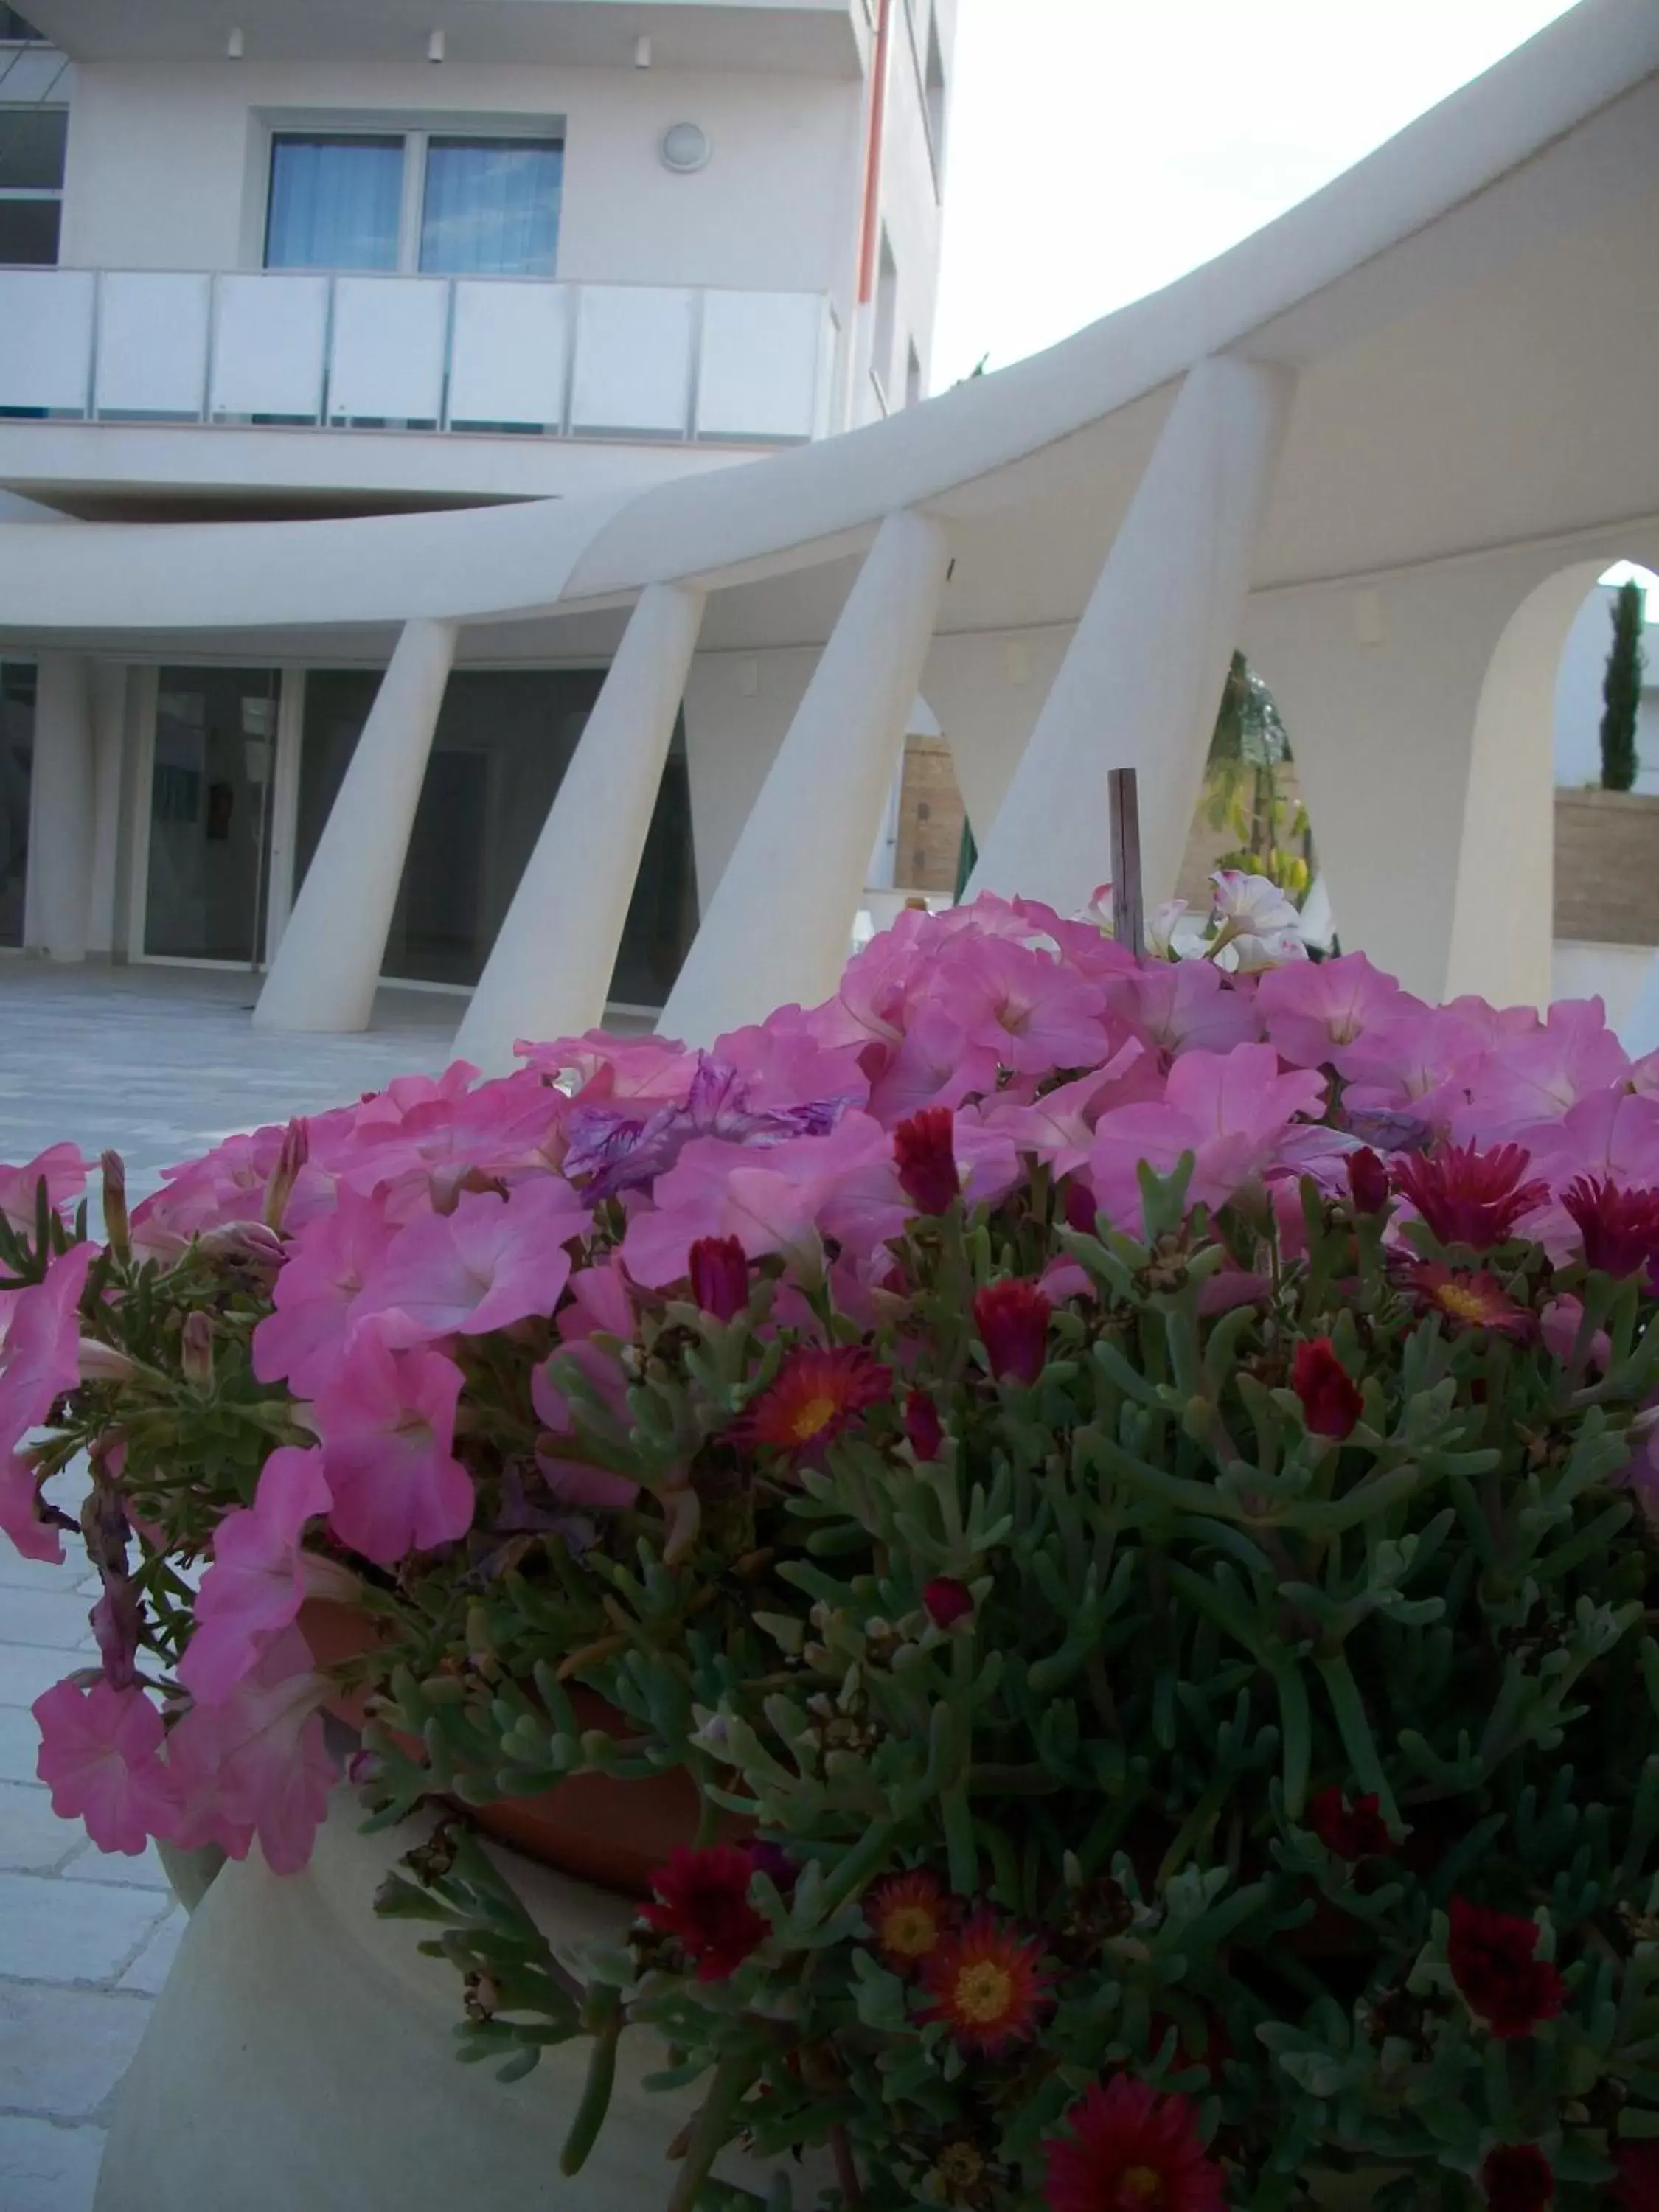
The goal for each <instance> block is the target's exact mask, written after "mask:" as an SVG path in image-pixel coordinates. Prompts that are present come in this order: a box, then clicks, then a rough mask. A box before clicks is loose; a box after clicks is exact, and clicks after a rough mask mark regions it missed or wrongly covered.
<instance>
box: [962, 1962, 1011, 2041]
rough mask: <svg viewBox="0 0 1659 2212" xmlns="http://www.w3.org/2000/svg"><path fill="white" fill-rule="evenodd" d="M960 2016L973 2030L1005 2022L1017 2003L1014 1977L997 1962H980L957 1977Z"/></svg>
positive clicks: (968, 1967) (965, 1969) (964, 1969)
mask: <svg viewBox="0 0 1659 2212" xmlns="http://www.w3.org/2000/svg"><path fill="white" fill-rule="evenodd" d="M956 1999H957V2016H958V2017H959V2018H960V2019H962V2020H964V2021H967V2022H968V2023H969V2026H970V2027H990V2026H991V2025H992V2023H993V2022H994V2021H999V2020H1006V2018H1007V2017H1008V2015H1009V2012H1010V2011H1011V2010H1012V2006H1013V2002H1014V1982H1013V1977H1012V1974H1010V1972H1008V1969H1007V1968H1006V1966H998V1964H997V1962H996V1960H994V1959H981V1960H978V1961H977V1962H976V1963H975V1965H973V1966H964V1967H963V1970H962V1972H960V1973H959V1974H958V1975H957V1990H956Z"/></svg>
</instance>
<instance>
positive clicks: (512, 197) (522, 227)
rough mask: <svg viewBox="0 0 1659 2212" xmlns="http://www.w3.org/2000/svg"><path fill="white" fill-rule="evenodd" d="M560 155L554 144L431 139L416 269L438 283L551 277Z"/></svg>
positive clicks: (550, 141) (556, 234)
mask: <svg viewBox="0 0 1659 2212" xmlns="http://www.w3.org/2000/svg"><path fill="white" fill-rule="evenodd" d="M563 169H564V149H563V147H562V146H561V145H560V144H559V143H557V141H556V140H553V139H524V138H507V139H500V138H498V139H490V138H435V139H434V140H433V141H432V143H431V144H430V145H429V146H428V149H427V156H426V199H425V202H424V205H423V209H422V218H421V266H422V269H426V270H432V271H433V272H434V273H435V274H436V275H439V276H551V275H552V274H553V264H554V258H555V254H556V249H557V246H558V239H559V187H560V180H561V179H562V174H563Z"/></svg>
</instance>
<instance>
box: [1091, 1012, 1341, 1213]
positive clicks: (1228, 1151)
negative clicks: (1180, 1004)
mask: <svg viewBox="0 0 1659 2212" xmlns="http://www.w3.org/2000/svg"><path fill="white" fill-rule="evenodd" d="M1173 972H1175V973H1176V974H1180V973H1182V970H1180V969H1176V970H1174V971H1173ZM1324 1097H1325V1085H1324V1080H1323V1079H1322V1077H1321V1076H1319V1075H1316V1074H1315V1073H1313V1072H1312V1071H1311V1070H1301V1071H1298V1072H1297V1073H1293V1074H1289V1075H1281V1074H1280V1073H1279V1054H1277V1053H1276V1052H1275V1051H1274V1050H1273V1047H1272V1046H1271V1045H1265V1044H1242V1045H1237V1046H1236V1047H1235V1048H1234V1049H1233V1050H1232V1051H1231V1052H1230V1053H1225V1054H1220V1053H1209V1052H1190V1053H1186V1054H1183V1055H1182V1058H1181V1059H1179V1060H1176V1063H1175V1065H1174V1066H1173V1067H1172V1068H1171V1069H1170V1076H1169V1082H1168V1085H1167V1088H1166V1091H1165V1093H1164V1102H1163V1103H1162V1104H1152V1103H1148V1104H1145V1105H1138V1106H1122V1107H1118V1108H1116V1109H1114V1110H1113V1111H1112V1112H1110V1113H1109V1114H1103V1115H1102V1116H1101V1118H1100V1121H1099V1124H1098V1126H1097V1128H1096V1130H1095V1140H1094V1145H1093V1147H1092V1149H1091V1153H1090V1181H1091V1183H1092V1185H1093V1187H1094V1191H1095V1195H1096V1198H1097V1200H1098V1201H1099V1204H1100V1206H1101V1208H1102V1210H1103V1212H1107V1213H1109V1215H1110V1216H1111V1218H1112V1219H1113V1220H1114V1221H1115V1222H1116V1223H1117V1224H1118V1225H1119V1226H1120V1227H1124V1228H1132V1227H1134V1226H1138V1225H1139V1223H1140V1220H1141V1197H1140V1186H1139V1174H1138V1170H1139V1167H1140V1165H1141V1164H1142V1163H1143V1162H1144V1163H1145V1164H1146V1165H1148V1166H1150V1167H1152V1168H1153V1169H1154V1170H1157V1172H1158V1174H1160V1175H1167V1174H1168V1173H1169V1172H1170V1170H1171V1169H1173V1168H1174V1167H1175V1166H1176V1164H1177V1163H1178V1161H1179V1160H1180V1158H1181V1157H1182V1154H1183V1153H1184V1152H1191V1153H1193V1154H1194V1159H1195V1165H1194V1171H1193V1178H1192V1182H1191V1183H1190V1185H1189V1186H1188V1194H1187V1195H1188V1205H1190V1206H1200V1205H1203V1206H1221V1205H1224V1204H1225V1202H1226V1200H1228V1199H1230V1198H1231V1197H1232V1196H1233V1194H1234V1193H1235V1192H1237V1190H1239V1189H1240V1188H1242V1187H1243V1185H1244V1184H1245V1183H1246V1182H1249V1180H1250V1179H1251V1177H1252V1176H1257V1175H1260V1174H1261V1173H1262V1172H1264V1171H1265V1170H1266V1169H1267V1167H1269V1166H1270V1165H1271V1164H1272V1163H1273V1159H1274V1157H1275V1153H1276V1151H1277V1149H1278V1147H1279V1146H1280V1144H1281V1143H1282V1142H1283V1141H1284V1140H1285V1137H1286V1135H1287V1133H1288V1132H1289V1130H1290V1127H1291V1117H1292V1115H1297V1114H1317V1113H1318V1112H1319V1111H1320V1109H1321V1108H1322V1105H1323V1103H1324Z"/></svg>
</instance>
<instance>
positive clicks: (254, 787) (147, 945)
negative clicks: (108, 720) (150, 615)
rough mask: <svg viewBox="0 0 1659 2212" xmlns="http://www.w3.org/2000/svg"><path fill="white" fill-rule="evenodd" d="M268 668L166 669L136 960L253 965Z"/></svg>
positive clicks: (263, 824)
mask: <svg viewBox="0 0 1659 2212" xmlns="http://www.w3.org/2000/svg"><path fill="white" fill-rule="evenodd" d="M275 687H276V678H275V675H274V672H273V671H270V670H268V669H264V668H164V669H163V670H162V671H161V685H160V692H159V696H158V697H157V700H156V708H155V766H154V769H153V770H152V773H151V778H150V806H149V885H148V895H147V897H146V901H145V906H144V951H146V952H147V953H150V954H155V955H159V956H161V957H164V958H173V959H183V960H234V961H240V962H248V963H251V962H252V959H253V956H254V947H255V945H256V944H257V942H258V929H259V922H260V917H261V916H262V915H263V913H264V900H265V896H266V889H267V882H268V878H269V874H270V776H271V769H272V766H273V757H274V753H275V746H274V744H273V742H272V738H273V732H274V726H275V712H274V702H275V698H276V688H275Z"/></svg>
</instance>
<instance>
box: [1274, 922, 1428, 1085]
mask: <svg viewBox="0 0 1659 2212" xmlns="http://www.w3.org/2000/svg"><path fill="white" fill-rule="evenodd" d="M1255 1003H1256V1009H1257V1012H1259V1013H1260V1015H1261V1019H1262V1022H1263V1024H1265V1026H1266V1029H1267V1042H1268V1043H1269V1044H1271V1045H1272V1046H1273V1048H1275V1049H1276V1051H1277V1052H1278V1054H1279V1058H1280V1059H1281V1060H1286V1061H1288V1063H1289V1064H1290V1065H1291V1066H1292V1067H1323V1066H1332V1067H1334V1068H1335V1069H1336V1071H1337V1073H1339V1074H1340V1075H1346V1074H1347V1073H1348V1072H1349V1068H1350V1066H1351V1064H1352V1048H1353V1046H1354V1045H1355V1043H1356V1042H1358V1039H1359V1038H1360V1037H1362V1036H1364V1034H1365V1032H1366V1031H1367V1030H1371V1029H1375V1028H1376V1024H1378V1023H1379V1022H1381V1021H1385V1020H1390V1019H1398V1018H1401V1016H1406V1015H1412V1014H1418V1013H1421V1012H1423V1011H1424V1008H1423V1003H1422V1001H1421V1000H1419V999H1413V998H1412V997H1411V996H1410V995H1409V994H1407V993H1406V992H1405V991H1402V990H1401V987H1400V986H1399V984H1398V983H1396V982H1395V980H1394V978H1393V976H1392V975H1383V973H1382V971H1381V970H1380V969H1376V968H1373V967H1372V965H1371V963H1370V961H1369V960H1367V959H1366V957H1365V956H1364V953H1363V952H1345V953H1344V954H1343V955H1342V956H1341V957H1340V959H1336V960H1322V961H1319V962H1316V963H1315V962H1308V963H1304V964H1299V965H1297V966H1294V967H1288V968H1279V969H1274V970H1273V972H1272V973H1270V974H1268V975H1264V976H1263V977H1262V979H1261V984H1260V986H1259V987H1258V988H1257V991H1256V999H1255Z"/></svg>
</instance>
